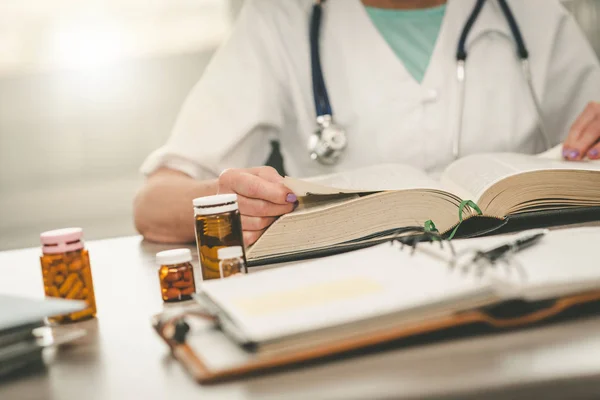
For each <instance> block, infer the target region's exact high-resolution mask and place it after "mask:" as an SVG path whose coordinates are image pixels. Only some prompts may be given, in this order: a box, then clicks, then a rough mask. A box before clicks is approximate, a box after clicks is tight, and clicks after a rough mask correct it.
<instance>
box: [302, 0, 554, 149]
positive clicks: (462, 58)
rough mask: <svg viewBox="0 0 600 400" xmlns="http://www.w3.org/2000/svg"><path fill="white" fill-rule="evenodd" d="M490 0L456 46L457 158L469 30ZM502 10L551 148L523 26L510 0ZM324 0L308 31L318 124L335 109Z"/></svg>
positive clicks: (476, 9)
mask: <svg viewBox="0 0 600 400" xmlns="http://www.w3.org/2000/svg"><path fill="white" fill-rule="evenodd" d="M486 1H487V0H477V2H476V3H475V6H474V7H473V11H471V14H470V15H469V17H468V18H467V21H466V22H465V26H464V27H463V30H462V31H461V34H460V37H459V40H458V44H457V49H456V63H457V67H456V79H457V81H458V86H459V87H458V96H459V99H458V110H457V112H458V118H457V119H458V122H457V127H456V132H455V135H454V139H453V143H452V153H453V156H454V158H458V157H459V156H460V143H461V135H462V125H463V113H464V106H465V87H466V61H467V57H468V52H467V47H466V44H467V39H468V37H469V33H470V32H471V30H472V28H473V26H474V25H475V22H476V21H477V18H478V17H479V14H480V13H481V10H482V9H483V6H484V5H485V2H486ZM496 1H497V2H498V4H499V6H500V9H501V10H502V14H503V15H504V17H505V19H506V22H507V24H508V26H509V28H510V31H511V35H512V37H513V40H514V42H515V46H516V52H517V56H518V57H519V59H520V60H521V66H522V70H523V74H524V77H525V80H526V83H527V88H528V91H529V93H530V96H531V99H532V102H533V106H534V108H535V112H536V114H537V118H538V123H539V127H540V132H541V134H542V136H543V140H544V145H545V146H546V148H547V149H548V148H550V138H549V136H548V133H547V130H546V128H545V126H544V118H543V114H542V108H541V105H540V102H539V100H538V98H537V96H536V94H535V89H534V86H533V79H532V74H531V68H530V64H529V51H528V50H527V46H526V45H525V40H524V39H523V35H522V34H521V30H520V29H519V25H518V24H517V21H516V19H515V17H514V14H513V13H512V11H511V9H510V7H509V5H508V3H507V2H506V0H496ZM324 2H325V0H317V1H315V4H313V7H312V15H311V19H310V31H309V36H310V38H309V40H310V61H311V74H312V86H313V97H314V104H315V111H316V115H317V125H318V126H319V125H320V124H321V121H322V119H323V117H324V116H326V117H327V118H329V119H332V118H333V111H332V107H331V103H330V101H329V95H328V92H327V87H326V85H325V79H324V77H323V70H322V67H321V57H320V50H319V43H320V42H319V38H320V29H321V20H322V15H323V8H322V3H324Z"/></svg>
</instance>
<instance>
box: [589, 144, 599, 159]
mask: <svg viewBox="0 0 600 400" xmlns="http://www.w3.org/2000/svg"><path fill="white" fill-rule="evenodd" d="M587 158H589V159H590V160H598V159H600V143H596V144H595V145H593V146H592V147H591V148H590V149H589V150H588V152H587Z"/></svg>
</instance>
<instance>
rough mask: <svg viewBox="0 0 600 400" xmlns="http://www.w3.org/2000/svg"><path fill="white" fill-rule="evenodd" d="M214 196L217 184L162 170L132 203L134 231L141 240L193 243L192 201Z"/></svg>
mask: <svg viewBox="0 0 600 400" xmlns="http://www.w3.org/2000/svg"><path fill="white" fill-rule="evenodd" d="M216 193H217V181H216V180H209V181H197V180H195V179H193V178H191V177H189V176H187V175H185V174H184V173H182V172H178V171H174V170H170V169H166V168H163V169H161V170H158V171H157V172H156V173H154V174H153V175H151V176H150V177H149V178H148V180H147V181H146V183H145V185H144V186H143V187H142V188H141V189H140V191H139V192H138V194H137V196H136V198H135V200H134V221H135V227H136V229H137V230H138V232H140V233H141V234H142V235H143V236H144V238H146V239H148V240H151V241H155V242H163V243H184V242H193V241H194V219H193V215H194V212H193V207H192V200H193V199H195V198H196V197H201V196H209V195H213V194H216Z"/></svg>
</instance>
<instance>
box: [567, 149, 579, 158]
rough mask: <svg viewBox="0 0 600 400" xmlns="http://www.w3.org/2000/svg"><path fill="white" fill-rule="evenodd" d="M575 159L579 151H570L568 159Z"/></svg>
mask: <svg viewBox="0 0 600 400" xmlns="http://www.w3.org/2000/svg"><path fill="white" fill-rule="evenodd" d="M577 157H579V150H571V152H570V153H569V158H570V159H571V160H572V159H574V158H577Z"/></svg>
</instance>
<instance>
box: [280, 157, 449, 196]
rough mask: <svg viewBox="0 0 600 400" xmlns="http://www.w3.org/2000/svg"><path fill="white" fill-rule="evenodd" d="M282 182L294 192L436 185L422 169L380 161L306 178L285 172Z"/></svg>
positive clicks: (436, 186) (305, 192)
mask: <svg viewBox="0 0 600 400" xmlns="http://www.w3.org/2000/svg"><path fill="white" fill-rule="evenodd" d="M283 184H284V185H285V186H287V187H288V188H289V189H291V190H292V191H293V192H294V194H296V196H307V195H331V194H340V193H365V192H378V191H384V190H401V189H438V190H442V186H441V185H440V183H439V182H437V181H435V180H434V179H432V178H431V177H429V176H428V175H427V174H426V173H425V172H424V171H421V170H418V169H416V168H413V167H410V166H408V165H401V164H382V165H374V166H370V167H365V168H360V169H355V170H350V171H343V172H339V173H335V174H329V175H321V176H316V177H311V178H305V179H297V178H291V177H289V176H286V177H285V178H284V180H283Z"/></svg>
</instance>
